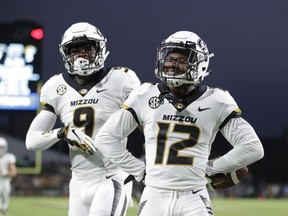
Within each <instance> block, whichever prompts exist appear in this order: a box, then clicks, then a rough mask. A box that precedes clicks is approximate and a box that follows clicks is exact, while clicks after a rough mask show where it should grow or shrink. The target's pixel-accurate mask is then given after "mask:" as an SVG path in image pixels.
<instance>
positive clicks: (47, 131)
mask: <svg viewBox="0 0 288 216" xmlns="http://www.w3.org/2000/svg"><path fill="white" fill-rule="evenodd" d="M55 122H56V116H55V114H53V113H51V112H49V111H41V112H40V113H39V114H38V115H37V116H36V117H35V119H34V120H33V122H32V123H31V125H30V128H29V130H28V132H27V135H26V141H25V143H26V147H27V149H28V150H45V149H48V148H49V147H51V146H52V145H54V144H55V143H56V142H57V141H59V138H58V137H57V132H58V130H59V129H54V130H52V128H53V126H54V124H55Z"/></svg>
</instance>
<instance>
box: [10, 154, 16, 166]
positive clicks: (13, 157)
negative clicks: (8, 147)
mask: <svg viewBox="0 0 288 216" xmlns="http://www.w3.org/2000/svg"><path fill="white" fill-rule="evenodd" d="M8 160H9V163H12V164H15V163H16V156H15V155H14V154H12V153H9V158H8Z"/></svg>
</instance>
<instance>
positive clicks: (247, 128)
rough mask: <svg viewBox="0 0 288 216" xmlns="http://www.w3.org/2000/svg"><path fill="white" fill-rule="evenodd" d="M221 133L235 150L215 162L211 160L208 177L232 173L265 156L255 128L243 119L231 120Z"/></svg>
mask: <svg viewBox="0 0 288 216" xmlns="http://www.w3.org/2000/svg"><path fill="white" fill-rule="evenodd" d="M221 133H222V134H223V136H224V137H225V138H226V139H227V141H228V142H229V143H230V144H231V145H232V146H233V149H231V150H230V151H228V152H227V153H226V154H224V155H223V156H221V157H219V158H217V159H215V160H210V161H209V162H208V164H207V168H206V173H207V175H209V176H210V175H213V174H216V173H230V172H232V171H234V170H237V169H239V168H242V167H245V166H248V165H250V164H252V163H254V162H256V161H257V160H260V159H261V158H262V157H263V156H264V149H263V146H262V143H261V141H260V139H259V138H258V136H257V134H256V132H255V131H254V129H253V127H252V126H251V125H250V124H249V123H248V122H247V121H245V120H244V119H243V118H231V119H230V120H229V121H228V122H227V123H226V124H225V126H224V127H223V128H222V129H221Z"/></svg>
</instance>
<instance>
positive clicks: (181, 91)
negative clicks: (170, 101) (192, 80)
mask: <svg viewBox="0 0 288 216" xmlns="http://www.w3.org/2000/svg"><path fill="white" fill-rule="evenodd" d="M193 89H195V86H193V85H185V84H184V85H182V86H180V87H176V88H170V91H171V93H172V94H173V95H174V96H176V97H177V98H185V97H186V96H187V95H189V94H190V93H191V92H192V91H193Z"/></svg>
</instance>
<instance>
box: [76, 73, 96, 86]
mask: <svg viewBox="0 0 288 216" xmlns="http://www.w3.org/2000/svg"><path fill="white" fill-rule="evenodd" d="M95 75H96V74H91V75H89V76H78V75H75V76H74V79H75V81H76V82H77V83H78V84H80V85H84V84H87V83H90V82H92V81H93V80H95Z"/></svg>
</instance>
